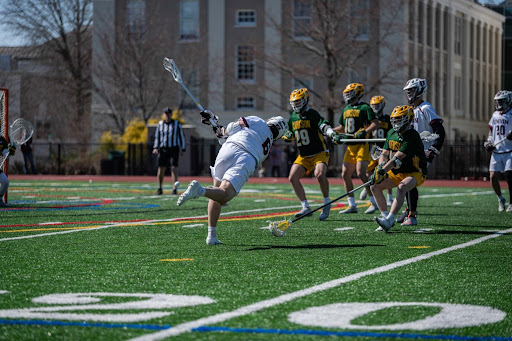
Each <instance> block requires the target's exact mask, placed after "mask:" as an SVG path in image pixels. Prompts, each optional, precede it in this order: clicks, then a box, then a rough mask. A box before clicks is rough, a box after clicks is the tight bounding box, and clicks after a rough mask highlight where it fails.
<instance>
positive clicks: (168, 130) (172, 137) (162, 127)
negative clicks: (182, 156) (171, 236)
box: [153, 120, 185, 151]
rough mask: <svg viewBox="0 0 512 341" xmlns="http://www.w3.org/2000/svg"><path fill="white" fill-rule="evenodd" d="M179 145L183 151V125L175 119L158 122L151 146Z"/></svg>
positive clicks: (167, 146)
mask: <svg viewBox="0 0 512 341" xmlns="http://www.w3.org/2000/svg"><path fill="white" fill-rule="evenodd" d="M176 146H178V147H180V148H181V150H182V151H185V134H184V133H183V127H182V126H181V123H180V122H178V121H177V120H171V121H170V122H169V123H167V122H165V121H163V120H162V121H160V122H158V126H157V127H156V132H155V142H154V143H153V148H170V147H176Z"/></svg>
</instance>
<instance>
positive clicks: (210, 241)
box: [206, 237, 222, 245]
mask: <svg viewBox="0 0 512 341" xmlns="http://www.w3.org/2000/svg"><path fill="white" fill-rule="evenodd" d="M219 244H222V242H221V241H220V240H218V239H217V237H206V245H219Z"/></svg>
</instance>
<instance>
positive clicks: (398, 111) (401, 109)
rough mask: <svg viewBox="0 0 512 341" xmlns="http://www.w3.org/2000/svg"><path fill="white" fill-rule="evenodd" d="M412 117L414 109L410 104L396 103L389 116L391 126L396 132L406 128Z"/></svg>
mask: <svg viewBox="0 0 512 341" xmlns="http://www.w3.org/2000/svg"><path fill="white" fill-rule="evenodd" d="M413 118H414V110H413V109H412V106H410V105H398V106H396V107H395V109H393V112H392V113H391V116H390V121H391V126H393V129H394V130H395V131H396V132H399V133H400V132H402V131H404V130H405V129H406V128H408V127H409V126H410V125H411V123H412V120H413Z"/></svg>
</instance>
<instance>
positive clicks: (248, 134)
mask: <svg viewBox="0 0 512 341" xmlns="http://www.w3.org/2000/svg"><path fill="white" fill-rule="evenodd" d="M201 116H203V118H202V120H201V122H202V123H204V124H211V123H210V121H211V120H213V121H215V122H218V117H217V116H216V115H214V114H213V112H211V111H210V110H205V111H203V112H201ZM214 131H215V135H216V136H217V138H219V139H220V140H221V143H222V147H221V148H220V150H219V153H218V154H217V158H216V159H215V165H214V166H213V167H210V168H211V173H212V177H213V187H208V188H204V187H202V186H201V184H199V182H198V181H196V180H192V182H190V185H189V186H188V188H187V190H186V191H185V192H184V193H183V194H182V195H181V196H180V197H179V198H178V202H177V205H178V206H181V205H182V204H183V203H184V202H185V201H187V200H190V199H196V198H199V197H200V196H205V197H207V198H209V199H210V201H209V202H208V237H207V238H206V244H207V245H216V244H222V243H221V241H220V240H218V239H217V222H218V221H219V217H220V211H221V206H222V205H225V204H226V203H227V202H229V201H230V200H231V199H233V198H234V197H235V196H236V195H237V194H238V193H239V192H240V190H241V189H242V187H243V186H244V184H245V183H246V182H247V181H248V180H249V176H250V175H251V174H252V173H254V171H255V170H257V169H258V167H259V165H260V164H261V163H262V162H263V161H264V160H265V159H266V158H267V156H268V155H269V153H270V148H271V147H272V143H273V142H274V141H276V140H277V139H280V138H281V137H282V136H283V135H284V133H286V131H288V123H287V122H286V120H285V119H284V118H283V117H281V116H276V117H272V118H270V119H269V120H268V121H267V122H265V120H263V119H261V118H259V117H257V116H246V117H240V118H239V119H238V120H237V121H236V122H231V123H229V124H228V125H227V126H226V127H222V126H217V127H216V128H214ZM222 141H224V142H222Z"/></svg>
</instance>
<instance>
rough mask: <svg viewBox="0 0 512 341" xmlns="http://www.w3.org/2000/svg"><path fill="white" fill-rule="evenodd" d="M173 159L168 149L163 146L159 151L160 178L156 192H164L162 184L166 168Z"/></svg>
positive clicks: (158, 173) (158, 171)
mask: <svg viewBox="0 0 512 341" xmlns="http://www.w3.org/2000/svg"><path fill="white" fill-rule="evenodd" d="M170 160H171V155H170V153H169V152H168V151H167V149H164V148H161V149H160V150H159V151H158V170H157V174H156V176H157V178H158V190H157V191H156V194H158V195H160V194H162V193H163V190H162V186H163V184H164V177H165V170H166V169H167V166H169V162H170Z"/></svg>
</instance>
